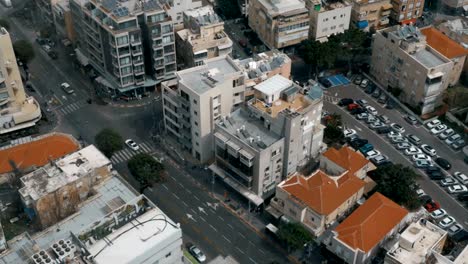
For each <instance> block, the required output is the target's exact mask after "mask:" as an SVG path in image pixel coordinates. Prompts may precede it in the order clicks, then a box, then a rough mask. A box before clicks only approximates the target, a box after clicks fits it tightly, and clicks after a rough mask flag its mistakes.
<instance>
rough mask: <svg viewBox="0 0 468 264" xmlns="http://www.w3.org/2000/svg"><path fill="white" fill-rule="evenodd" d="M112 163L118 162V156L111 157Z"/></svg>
mask: <svg viewBox="0 0 468 264" xmlns="http://www.w3.org/2000/svg"><path fill="white" fill-rule="evenodd" d="M110 160H111V162H112V163H118V160H117V158H116V156H115V155H114V156H112V158H111V159H110Z"/></svg>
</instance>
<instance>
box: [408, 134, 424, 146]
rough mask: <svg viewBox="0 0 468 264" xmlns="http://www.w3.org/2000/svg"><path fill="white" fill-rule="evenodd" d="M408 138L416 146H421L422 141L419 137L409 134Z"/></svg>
mask: <svg viewBox="0 0 468 264" xmlns="http://www.w3.org/2000/svg"><path fill="white" fill-rule="evenodd" d="M406 138H407V139H408V140H409V142H411V143H413V144H414V145H416V146H418V145H419V144H421V139H419V138H418V137H417V136H415V135H413V134H408V135H407V136H406Z"/></svg>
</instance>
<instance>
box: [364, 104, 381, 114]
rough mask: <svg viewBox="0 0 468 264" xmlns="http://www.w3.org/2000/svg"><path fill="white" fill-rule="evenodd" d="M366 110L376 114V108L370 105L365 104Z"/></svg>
mask: <svg viewBox="0 0 468 264" xmlns="http://www.w3.org/2000/svg"><path fill="white" fill-rule="evenodd" d="M366 110H367V112H369V113H370V114H372V115H377V114H378V112H377V110H376V109H375V108H374V107H372V106H370V105H368V106H366Z"/></svg>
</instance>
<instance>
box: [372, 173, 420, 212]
mask: <svg viewBox="0 0 468 264" xmlns="http://www.w3.org/2000/svg"><path fill="white" fill-rule="evenodd" d="M372 175H373V176H372V179H373V180H374V181H375V182H376V183H377V188H376V191H377V192H380V193H381V194H383V195H385V196H387V197H388V198H390V199H391V200H393V201H394V202H396V203H398V204H400V205H403V206H404V207H406V208H407V209H409V210H414V209H417V208H418V207H419V206H420V205H421V204H420V202H419V200H418V195H417V194H416V191H415V190H414V187H413V186H415V184H416V179H417V178H418V177H419V175H418V174H416V172H415V171H414V170H413V169H412V168H410V167H405V166H403V165H402V164H389V165H384V166H380V167H378V168H377V169H376V170H375V171H374V172H373V173H372Z"/></svg>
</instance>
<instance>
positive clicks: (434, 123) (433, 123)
mask: <svg viewBox="0 0 468 264" xmlns="http://www.w3.org/2000/svg"><path fill="white" fill-rule="evenodd" d="M441 124H442V122H440V120H439V119H434V120H432V121H430V122H428V123H427V124H426V127H427V128H429V129H432V128H434V127H436V126H438V125H441Z"/></svg>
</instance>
